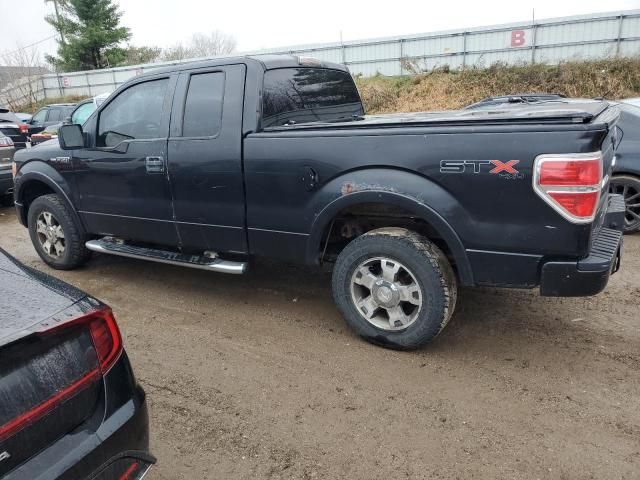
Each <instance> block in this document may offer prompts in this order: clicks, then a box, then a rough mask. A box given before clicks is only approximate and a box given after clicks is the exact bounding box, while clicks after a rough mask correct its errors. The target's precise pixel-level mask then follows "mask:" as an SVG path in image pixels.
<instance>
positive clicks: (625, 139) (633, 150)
mask: <svg viewBox="0 0 640 480" xmlns="http://www.w3.org/2000/svg"><path fill="white" fill-rule="evenodd" d="M569 101H570V99H568V98H567V97H565V96H564V95H559V94H552V93H518V94H514V95H503V96H498V97H489V98H485V99H484V100H481V101H479V102H477V103H474V104H472V105H469V106H468V107H466V109H467V110H490V109H498V110H501V109H505V108H506V109H509V108H515V107H517V106H518V105H520V106H521V105H523V104H529V105H540V104H546V103H554V102H555V103H568V102H569ZM611 103H612V104H616V105H618V106H619V107H620V112H621V113H620V120H619V121H618V127H619V128H620V130H622V140H621V142H620V145H619V147H618V149H617V151H616V163H615V164H614V166H613V175H612V177H611V181H610V183H609V188H610V191H611V192H612V193H618V194H620V195H622V196H624V200H625V208H626V211H625V224H624V231H625V233H633V232H637V231H639V230H640V98H629V99H625V100H619V101H617V102H611Z"/></svg>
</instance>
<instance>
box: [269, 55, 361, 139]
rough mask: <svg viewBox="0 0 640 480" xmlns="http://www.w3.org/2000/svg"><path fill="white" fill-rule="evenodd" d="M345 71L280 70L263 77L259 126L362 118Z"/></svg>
mask: <svg viewBox="0 0 640 480" xmlns="http://www.w3.org/2000/svg"><path fill="white" fill-rule="evenodd" d="M363 114H364V110H363V108H362V102H361V101H360V95H359V94H358V89H357V88H356V85H355V83H354V81H353V79H352V78H351V75H350V74H349V73H348V72H344V71H341V70H332V69H328V68H308V67H307V68H302V67H301V68H280V69H275V70H268V71H267V72H265V75H264V96H263V104H262V126H263V127H273V126H279V125H291V124H294V123H306V122H317V121H323V122H327V121H339V120H348V119H351V118H352V117H353V116H354V115H363Z"/></svg>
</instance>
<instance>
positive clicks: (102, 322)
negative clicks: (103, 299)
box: [42, 307, 122, 374]
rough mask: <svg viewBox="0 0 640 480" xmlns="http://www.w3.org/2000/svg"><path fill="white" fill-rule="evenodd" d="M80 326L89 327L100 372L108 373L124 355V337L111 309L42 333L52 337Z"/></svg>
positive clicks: (90, 314) (102, 309)
mask: <svg viewBox="0 0 640 480" xmlns="http://www.w3.org/2000/svg"><path fill="white" fill-rule="evenodd" d="M79 325H87V326H88V327H89V331H90V333H91V339H92V340H93V346H94V347H95V349H96V353H97V355H98V362H99V363H100V370H101V371H102V373H103V374H104V373H106V372H107V371H108V370H109V369H110V368H111V367H112V366H113V364H114V363H115V361H116V360H117V359H118V357H119V356H120V353H122V337H121V336H120V330H119V329H118V325H117V324H116V319H115V318H114V316H113V312H112V311H111V309H110V308H109V307H102V308H99V309H97V310H93V311H91V312H89V313H87V314H85V315H83V316H81V317H78V318H75V319H73V320H70V321H67V322H65V323H63V324H61V325H57V326H56V327H54V328H50V329H44V331H43V332H42V333H43V334H45V335H52V334H56V333H58V332H59V331H60V330H62V329H66V328H70V327H75V326H79Z"/></svg>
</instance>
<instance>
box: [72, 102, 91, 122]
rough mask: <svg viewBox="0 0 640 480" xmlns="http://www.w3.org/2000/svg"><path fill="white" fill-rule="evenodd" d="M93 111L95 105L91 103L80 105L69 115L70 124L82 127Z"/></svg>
mask: <svg viewBox="0 0 640 480" xmlns="http://www.w3.org/2000/svg"><path fill="white" fill-rule="evenodd" d="M95 110H96V105H95V104H94V103H93V102H89V103H85V104H83V105H80V106H79V107H78V108H76V110H75V112H73V114H72V115H71V123H73V124H76V125H83V124H84V122H86V121H87V118H89V117H90V116H91V114H92V113H93V112H94V111H95Z"/></svg>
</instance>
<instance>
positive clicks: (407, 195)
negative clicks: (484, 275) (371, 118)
mask: <svg viewBox="0 0 640 480" xmlns="http://www.w3.org/2000/svg"><path fill="white" fill-rule="evenodd" d="M313 203H315V205H312V208H313V211H316V212H318V213H317V214H316V215H315V218H314V220H313V222H312V225H311V228H310V230H309V231H310V236H309V241H308V243H307V252H306V256H307V263H313V262H314V261H315V259H316V258H317V252H318V251H319V249H320V243H321V242H322V240H323V238H322V236H323V233H324V232H325V231H326V229H327V227H328V226H329V224H330V223H331V221H332V220H333V219H334V218H335V216H336V215H337V214H338V213H339V212H340V211H342V210H344V209H345V208H348V207H351V206H355V205H358V204H363V203H380V204H387V205H393V206H397V207H401V208H403V209H405V210H408V211H410V212H412V213H414V214H415V215H416V216H417V217H418V218H421V219H422V220H424V221H425V222H427V223H428V224H429V225H430V226H431V227H432V228H433V229H434V230H435V231H436V232H437V233H438V235H440V237H441V238H442V239H443V240H444V242H445V243H446V244H447V246H448V248H449V250H450V251H451V253H452V255H453V257H454V259H455V261H456V267H457V270H458V275H459V278H460V282H461V284H462V285H473V274H472V270H471V265H470V263H469V259H468V258H467V254H466V251H465V248H464V246H463V244H462V241H461V240H460V237H459V236H458V234H457V233H456V232H455V230H454V229H453V227H452V226H451V225H450V223H449V222H448V221H447V220H445V218H446V217H448V218H456V219H457V220H458V221H460V220H462V221H464V218H465V217H467V216H468V215H467V213H466V211H464V209H463V208H462V207H461V206H460V205H459V203H458V202H457V201H456V200H455V198H453V196H451V195H450V194H449V193H448V192H447V191H446V190H445V189H443V188H442V187H441V186H439V185H437V184H436V183H434V182H433V181H431V180H428V179H426V178H425V177H422V176H420V175H416V174H413V173H409V172H406V171H403V170H390V169H380V168H376V169H368V170H358V171H353V172H350V173H347V174H344V175H341V176H340V177H338V178H335V179H333V180H331V181H330V182H328V183H327V184H325V185H324V186H323V188H322V189H321V190H320V191H318V193H317V195H315V199H314V202H313Z"/></svg>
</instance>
